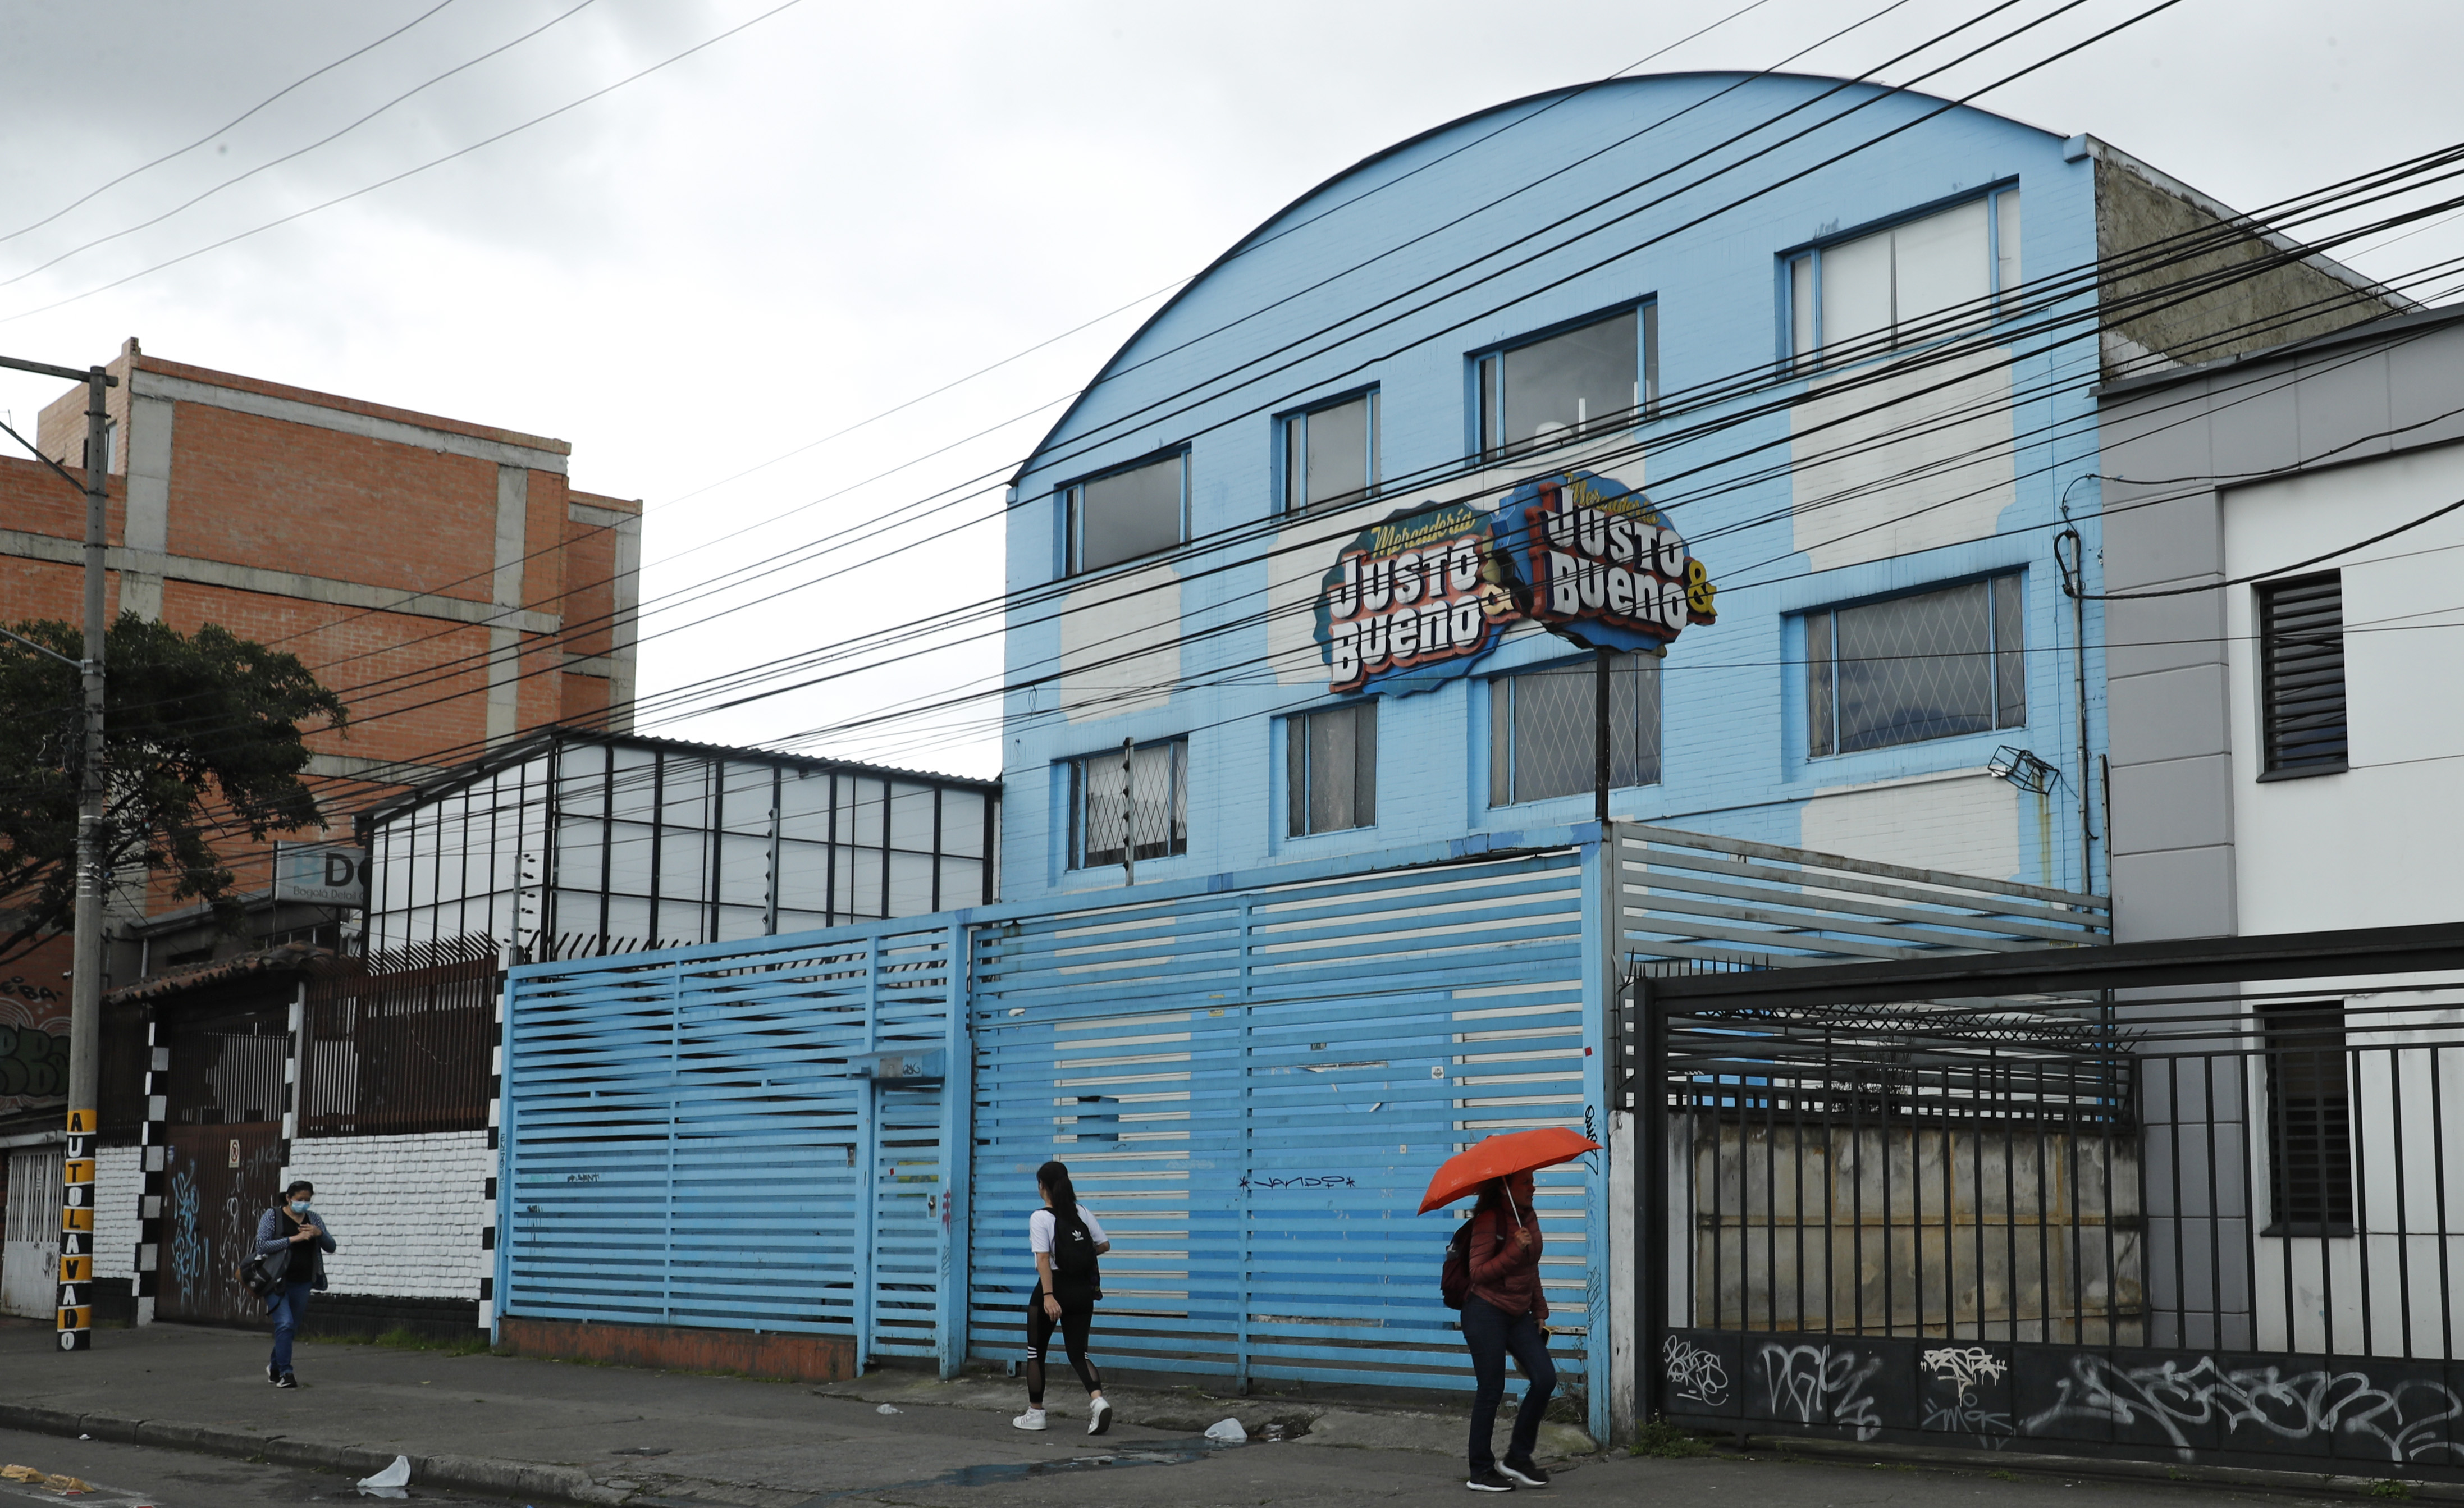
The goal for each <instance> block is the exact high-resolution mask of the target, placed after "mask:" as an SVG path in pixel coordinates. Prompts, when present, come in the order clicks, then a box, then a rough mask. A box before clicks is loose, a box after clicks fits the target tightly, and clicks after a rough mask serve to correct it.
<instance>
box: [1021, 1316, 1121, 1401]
mask: <svg viewBox="0 0 2464 1508" xmlns="http://www.w3.org/2000/svg"><path fill="white" fill-rule="evenodd" d="M1094 1322H1095V1309H1094V1306H1093V1305H1092V1304H1089V1305H1088V1306H1087V1307H1085V1308H1083V1309H1072V1308H1070V1307H1068V1306H1067V1305H1066V1304H1065V1305H1063V1306H1062V1310H1061V1318H1060V1319H1053V1318H1052V1317H1051V1316H1050V1315H1048V1314H1045V1312H1044V1290H1043V1289H1041V1288H1038V1289H1037V1290H1036V1291H1035V1294H1034V1297H1030V1298H1028V1299H1027V1301H1026V1406H1027V1407H1028V1408H1043V1407H1044V1354H1045V1351H1047V1350H1049V1349H1050V1348H1051V1345H1052V1327H1053V1326H1054V1325H1055V1324H1058V1325H1059V1326H1061V1342H1062V1344H1063V1345H1065V1346H1067V1348H1068V1352H1069V1364H1070V1366H1072V1367H1073V1368H1075V1369H1076V1370H1077V1373H1078V1380H1079V1381H1080V1382H1082V1383H1085V1384H1086V1385H1087V1391H1089V1392H1090V1393H1092V1392H1097V1391H1100V1390H1101V1389H1102V1387H1103V1386H1104V1374H1103V1373H1101V1372H1099V1371H1097V1370H1095V1364H1094V1363H1092V1362H1090V1361H1089V1360H1087V1331H1088V1328H1089V1326H1090V1325H1092V1324H1093V1323H1094Z"/></svg>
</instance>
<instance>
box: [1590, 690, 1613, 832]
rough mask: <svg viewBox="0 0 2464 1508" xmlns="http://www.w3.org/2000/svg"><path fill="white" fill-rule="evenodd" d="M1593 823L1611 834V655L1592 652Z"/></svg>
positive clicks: (1601, 830) (1602, 830)
mask: <svg viewBox="0 0 2464 1508" xmlns="http://www.w3.org/2000/svg"><path fill="white" fill-rule="evenodd" d="M1592 701H1593V708H1592V710H1593V714H1594V716H1593V718H1592V785H1593V789H1592V820H1593V821H1595V822H1597V823H1598V824H1599V825H1600V837H1601V839H1602V840H1603V841H1605V840H1606V839H1607V837H1608V834H1609V652H1608V651H1607V650H1605V649H1597V650H1594V651H1593V652H1592Z"/></svg>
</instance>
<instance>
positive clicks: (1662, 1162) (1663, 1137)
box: [1626, 976, 1669, 1425]
mask: <svg viewBox="0 0 2464 1508" xmlns="http://www.w3.org/2000/svg"><path fill="white" fill-rule="evenodd" d="M1626 987H1627V988H1628V989H1631V990H1633V991H1634V1006H1635V1009H1634V1020H1635V1025H1636V1026H1638V1027H1639V1028H1640V1029H1641V1036H1642V1053H1641V1054H1640V1055H1641V1059H1642V1061H1641V1064H1640V1065H1639V1066H1640V1068H1641V1073H1640V1074H1639V1075H1638V1078H1639V1080H1640V1082H1639V1083H1637V1084H1636V1085H1635V1086H1634V1087H1635V1095H1634V1149H1635V1160H1634V1165H1635V1189H1634V1225H1635V1230H1636V1231H1639V1232H1640V1234H1641V1236H1642V1251H1641V1253H1640V1256H1641V1260H1640V1261H1639V1262H1637V1263H1636V1264H1635V1300H1634V1308H1635V1336H1634V1342H1635V1344H1634V1359H1635V1370H1636V1371H1637V1372H1638V1373H1639V1375H1638V1376H1637V1377H1636V1378H1635V1387H1634V1416H1635V1422H1636V1423H1637V1424H1638V1425H1643V1424H1649V1423H1650V1422H1651V1421H1652V1420H1654V1419H1657V1418H1659V1417H1660V1416H1661V1414H1662V1413H1664V1412H1666V1411H1667V1408H1668V1401H1667V1399H1666V1398H1665V1397H1663V1396H1662V1380H1663V1379H1664V1378H1665V1377H1666V1376H1667V1373H1666V1371H1665V1369H1664V1368H1663V1366H1662V1364H1661V1354H1660V1353H1661V1349H1662V1347H1663V1346H1664V1345H1665V1344H1666V1336H1667V1333H1668V1224H1669V1219H1668V1216H1669V1210H1668V1197H1669V1195H1668V1041H1667V1031H1668V1028H1667V1023H1666V1022H1665V1021H1664V1020H1663V1019H1662V1017H1661V1012H1660V1009H1659V1008H1658V1006H1657V1005H1656V1003H1655V1002H1654V1001H1653V1000H1652V998H1651V981H1650V979H1649V978H1648V977H1644V976H1638V977H1637V978H1636V979H1634V980H1633V981H1632V982H1630V983H1629V984H1628V985H1627V986H1626Z"/></svg>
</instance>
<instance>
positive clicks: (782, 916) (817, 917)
mask: <svg viewBox="0 0 2464 1508" xmlns="http://www.w3.org/2000/svg"><path fill="white" fill-rule="evenodd" d="M829 924H830V919H829V914H828V913H827V912H822V911H781V912H780V913H779V933H780V935H781V937H784V936H785V935H786V934H788V933H790V932H819V931H820V930H822V928H824V927H825V926H828V925H829Z"/></svg>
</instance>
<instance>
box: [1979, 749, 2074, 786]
mask: <svg viewBox="0 0 2464 1508" xmlns="http://www.w3.org/2000/svg"><path fill="white" fill-rule="evenodd" d="M1985 772H1986V773H1987V774H1989V775H1994V776H1998V777H1999V778H2001V779H2003V780H2007V781H2009V782H2010V783H2011V784H2012V785H2013V786H2016V787H2019V788H2020V789H2021V790H2033V791H2035V793H2036V794H2037V795H2039V796H2041V795H2044V794H2045V793H2046V792H2047V791H2050V790H2052V789H2053V788H2054V786H2055V784H2056V783H2057V782H2058V781H2059V780H2060V779H2061V778H2062V772H2061V771H2060V770H2057V769H2056V768H2054V766H2052V765H2048V764H2046V763H2045V762H2044V761H2043V760H2040V759H2038V758H2037V757H2036V756H2035V755H2034V754H2032V753H2030V752H2029V751H2028V750H2026V749H2022V748H2013V747H2012V746H2011V745H2010V744H2008V743H2005V744H2003V745H2002V746H2001V747H2000V748H1998V749H1995V750H1994V751H1993V757H1992V758H1991V759H1990V760H1988V761H1986V762H1985Z"/></svg>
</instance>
